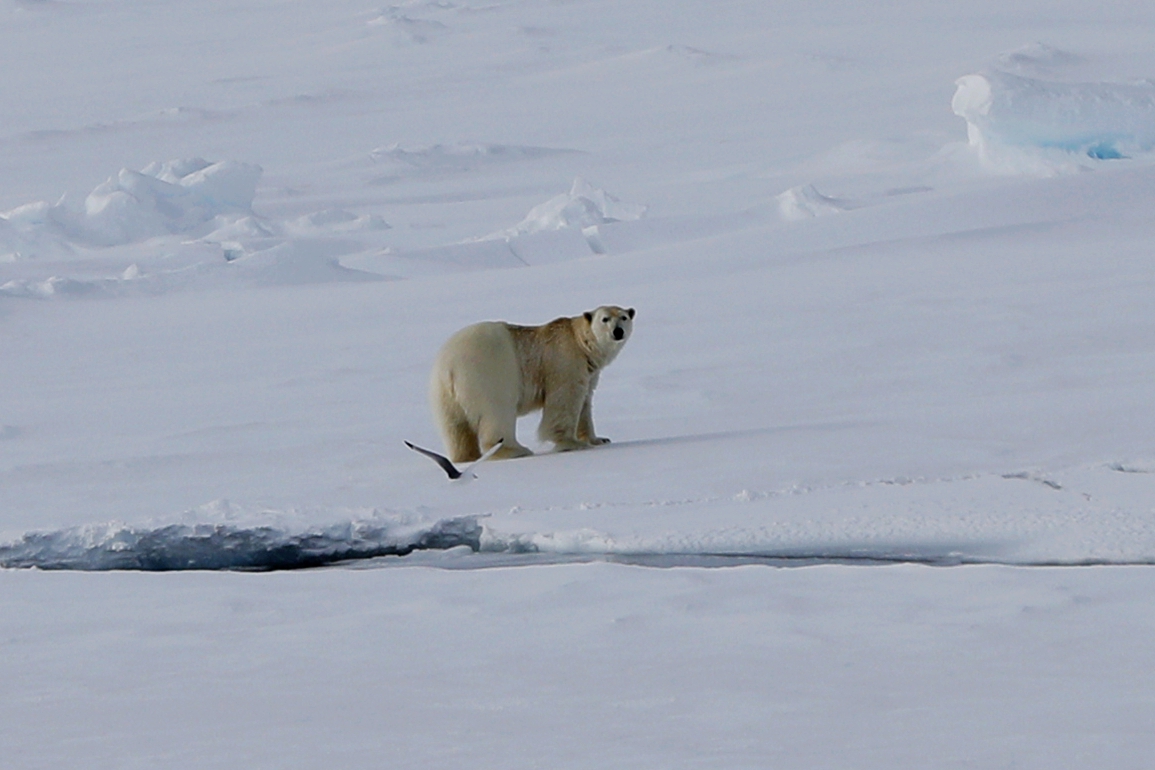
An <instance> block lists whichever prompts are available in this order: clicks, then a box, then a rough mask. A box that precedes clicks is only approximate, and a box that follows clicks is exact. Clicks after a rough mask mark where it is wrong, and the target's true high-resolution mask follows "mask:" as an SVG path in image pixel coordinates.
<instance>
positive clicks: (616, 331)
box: [585, 305, 634, 355]
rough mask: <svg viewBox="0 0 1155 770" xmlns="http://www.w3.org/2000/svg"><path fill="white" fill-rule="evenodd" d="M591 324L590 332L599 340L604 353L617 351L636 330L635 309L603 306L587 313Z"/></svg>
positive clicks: (586, 317) (615, 352) (586, 316)
mask: <svg viewBox="0 0 1155 770" xmlns="http://www.w3.org/2000/svg"><path fill="white" fill-rule="evenodd" d="M585 319H586V321H588V322H589V325H590V331H592V332H593V334H594V339H596V340H597V343H598V347H599V348H601V349H602V350H603V351H606V352H607V353H608V352H611V351H612V352H613V354H615V355H616V354H617V351H618V350H619V349H620V348H621V347H622V345H625V344H626V340H628V339H629V338H630V332H632V331H633V330H634V309H633V308H632V307H630V308H623V307H618V306H617V305H602V306H601V307H599V308H598V309H597V310H590V311H587V312H586V313H585Z"/></svg>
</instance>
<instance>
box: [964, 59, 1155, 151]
mask: <svg viewBox="0 0 1155 770" xmlns="http://www.w3.org/2000/svg"><path fill="white" fill-rule="evenodd" d="M955 83H956V85H957V86H958V89H957V90H956V91H955V95H954V99H953V100H952V101H951V107H952V109H953V110H954V112H955V114H956V115H959V116H960V117H962V118H963V119H964V120H966V122H967V136H968V139H969V141H970V144H971V145H972V146H973V147H975V148H976V149H977V150H978V151H979V153H980V155H982V156H984V157H991V156H992V153H997V151H998V149H999V148H1000V147H1013V148H1035V149H1042V150H1058V151H1062V152H1065V153H1070V154H1074V155H1081V156H1084V157H1089V158H1093V159H1097V160H1106V159H1117V158H1123V157H1127V156H1130V155H1133V154H1135V153H1140V152H1146V151H1149V150H1151V149H1152V147H1153V146H1155V84H1151V83H1142V84H1132V85H1128V84H1120V83H1059V82H1051V81H1044V80H1036V79H1033V78H1026V77H1021V76H1019V75H1012V74H1009V73H1006V72H988V73H982V74H975V75H967V76H965V77H962V78H959V79H958V80H957V81H955Z"/></svg>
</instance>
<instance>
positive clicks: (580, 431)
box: [577, 389, 610, 446]
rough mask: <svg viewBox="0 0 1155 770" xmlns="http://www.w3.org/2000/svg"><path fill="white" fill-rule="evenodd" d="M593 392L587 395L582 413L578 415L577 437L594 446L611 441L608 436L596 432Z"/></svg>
mask: <svg viewBox="0 0 1155 770" xmlns="http://www.w3.org/2000/svg"><path fill="white" fill-rule="evenodd" d="M592 401H593V392H592V389H591V392H590V393H589V394H588V395H586V400H585V403H583V404H582V411H581V415H580V416H579V417H578V424H577V437H578V440H579V441H585V442H587V443H589V444H591V445H593V446H601V445H602V444H608V443H610V440H609V439H608V438H601V437H599V436H598V434H597V433H596V432H594V414H593V404H592V403H591V402H592Z"/></svg>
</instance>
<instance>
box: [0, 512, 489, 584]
mask: <svg viewBox="0 0 1155 770" xmlns="http://www.w3.org/2000/svg"><path fill="white" fill-rule="evenodd" d="M480 539H481V526H480V525H479V524H478V523H477V519H476V517H473V516H465V517H460V518H453V519H443V520H440V521H437V522H435V523H433V524H424V525H421V524H417V525H414V524H412V523H410V522H407V521H406V520H405V519H404V518H403V517H386V516H374V517H371V518H368V519H363V520H350V521H345V522H337V523H334V524H330V525H328V526H323V527H305V528H302V529H294V528H291V527H284V526H243V525H238V524H234V523H224V522H214V523H196V524H169V525H166V526H161V527H155V528H138V527H130V526H127V525H124V524H103V525H88V526H82V527H73V528H70V529H63V530H58V531H55V532H32V533H28V534H25V535H24V536H23V537H22V538H21V539H20V540H19V541H17V542H15V543H10V544H7V545H0V568H8V569H12V568H32V567H35V568H38V569H52V570H147V571H157V572H164V571H172V570H236V569H251V570H271V569H299V568H304V567H319V566H323V565H325V564H333V563H336V562H341V561H348V560H351V559H366V558H373V557H377V556H400V555H405V554H409V553H412V552H413V551H417V550H427V549H437V550H445V549H449V548H455V547H459V546H467V547H469V548H470V549H471V550H477V548H478V544H479V542H480Z"/></svg>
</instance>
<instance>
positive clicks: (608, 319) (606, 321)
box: [602, 316, 610, 324]
mask: <svg viewBox="0 0 1155 770" xmlns="http://www.w3.org/2000/svg"><path fill="white" fill-rule="evenodd" d="M609 322H610V318H609V316H606V317H605V318H603V319H602V323H604V324H608V323H609Z"/></svg>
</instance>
